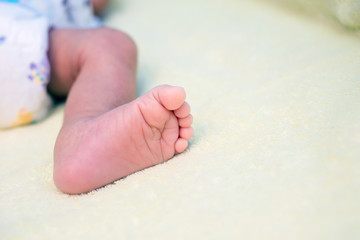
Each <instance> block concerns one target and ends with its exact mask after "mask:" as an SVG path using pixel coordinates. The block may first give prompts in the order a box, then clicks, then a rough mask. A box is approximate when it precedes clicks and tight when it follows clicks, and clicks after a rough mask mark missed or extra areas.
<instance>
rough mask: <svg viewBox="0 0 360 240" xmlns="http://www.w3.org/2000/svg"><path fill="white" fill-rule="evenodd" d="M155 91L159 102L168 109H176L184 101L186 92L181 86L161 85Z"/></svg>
mask: <svg viewBox="0 0 360 240" xmlns="http://www.w3.org/2000/svg"><path fill="white" fill-rule="evenodd" d="M156 91H157V96H158V99H159V100H160V102H161V104H162V105H163V106H164V107H165V108H166V109H168V110H170V111H172V110H175V109H178V108H179V107H181V105H183V103H184V102H185V98H186V93H185V90H184V89H183V88H182V87H174V86H169V85H162V86H159V87H157V88H156Z"/></svg>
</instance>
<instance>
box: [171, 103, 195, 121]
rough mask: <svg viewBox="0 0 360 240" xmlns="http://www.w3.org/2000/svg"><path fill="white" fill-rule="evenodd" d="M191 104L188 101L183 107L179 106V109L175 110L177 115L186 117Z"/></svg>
mask: <svg viewBox="0 0 360 240" xmlns="http://www.w3.org/2000/svg"><path fill="white" fill-rule="evenodd" d="M190 111H191V109H190V105H189V104H188V103H187V102H184V104H183V105H181V107H179V108H178V109H176V110H175V111H174V113H175V116H176V117H178V118H185V117H187V116H188V115H189V114H190Z"/></svg>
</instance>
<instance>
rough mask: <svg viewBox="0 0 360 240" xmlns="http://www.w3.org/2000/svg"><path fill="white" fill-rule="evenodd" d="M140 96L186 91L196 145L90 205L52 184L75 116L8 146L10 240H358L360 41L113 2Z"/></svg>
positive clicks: (233, 16) (203, 7) (13, 133)
mask: <svg viewBox="0 0 360 240" xmlns="http://www.w3.org/2000/svg"><path fill="white" fill-rule="evenodd" d="M112 9H113V11H112V12H110V13H109V16H108V17H107V19H106V24H107V25H108V26H111V27H115V28H119V29H123V30H124V31H126V32H128V33H129V34H130V35H132V36H133V38H134V39H135V40H136V42H137V44H138V47H139V52H140V64H139V85H140V88H139V94H142V93H144V92H145V91H146V90H148V89H150V88H152V87H153V86H156V85H158V84H164V83H166V84H173V85H181V86H184V87H185V88H186V90H187V93H188V101H189V102H190V103H191V105H192V112H193V115H194V128H195V137H194V139H193V140H192V141H191V144H190V147H189V149H188V150H187V151H186V152H185V153H184V154H181V155H177V156H175V157H174V158H173V159H172V160H170V161H168V162H166V163H164V164H162V165H159V166H155V167H152V168H149V169H146V170H144V171H141V172H138V173H136V174H133V175H131V176H128V177H126V178H124V179H121V180H119V181H117V182H115V183H114V184H112V185H109V186H107V187H104V188H101V189H99V190H97V191H93V192H91V193H89V194H86V195H81V196H68V195H65V194H62V193H60V192H59V191H58V190H57V189H56V188H55V186H54V184H53V182H52V166H53V164H52V148H53V144H54V141H55V138H56V135H57V132H58V130H59V129H60V126H61V122H62V115H63V106H60V107H57V108H56V109H55V110H54V112H53V113H52V114H51V116H49V117H48V118H47V119H46V120H44V121H43V122H41V123H38V124H35V125H31V126H27V127H22V128H17V129H13V130H7V131H1V132H0V150H1V151H0V178H1V182H0V236H1V237H0V238H1V239H207V240H208V239H359V238H360V230H359V224H360V204H359V203H360V191H359V188H360V43H359V37H358V36H356V34H354V33H352V32H347V31H345V30H343V29H341V28H340V27H338V26H335V25H334V26H333V25H331V24H330V25H329V24H328V22H326V21H323V20H321V21H319V20H318V19H315V18H314V19H312V18H311V17H309V16H305V15H303V14H302V13H298V12H295V11H292V10H288V11H287V10H285V9H282V8H278V7H275V6H273V5H271V4H267V3H265V2H256V1H250V0H243V1H236V0H211V1H209V0H182V1H180V0H176V1H175V0H174V1H166V0H153V1H145V0H133V1H121V2H119V1H118V2H115V3H113V6H112Z"/></svg>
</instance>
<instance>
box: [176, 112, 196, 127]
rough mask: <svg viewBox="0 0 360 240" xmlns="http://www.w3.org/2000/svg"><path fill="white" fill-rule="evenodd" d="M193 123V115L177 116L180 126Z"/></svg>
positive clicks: (187, 125)
mask: <svg viewBox="0 0 360 240" xmlns="http://www.w3.org/2000/svg"><path fill="white" fill-rule="evenodd" d="M192 123H193V116H192V115H191V114H189V115H188V116H187V117H185V118H179V126H180V127H190V126H191V124H192Z"/></svg>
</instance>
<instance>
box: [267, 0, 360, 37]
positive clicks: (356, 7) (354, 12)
mask: <svg viewBox="0 0 360 240" xmlns="http://www.w3.org/2000/svg"><path fill="white" fill-rule="evenodd" d="M264 1H266V2H269V1H270V2H275V3H280V4H282V5H287V6H288V7H292V8H295V9H301V10H303V11H305V12H308V13H311V14H313V15H317V16H326V17H331V18H333V19H336V20H337V21H338V22H339V23H341V24H342V25H343V26H344V27H346V28H350V29H353V30H359V29H360V0H264Z"/></svg>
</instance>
